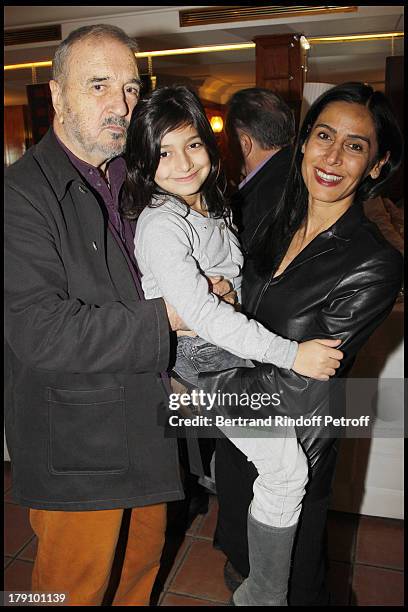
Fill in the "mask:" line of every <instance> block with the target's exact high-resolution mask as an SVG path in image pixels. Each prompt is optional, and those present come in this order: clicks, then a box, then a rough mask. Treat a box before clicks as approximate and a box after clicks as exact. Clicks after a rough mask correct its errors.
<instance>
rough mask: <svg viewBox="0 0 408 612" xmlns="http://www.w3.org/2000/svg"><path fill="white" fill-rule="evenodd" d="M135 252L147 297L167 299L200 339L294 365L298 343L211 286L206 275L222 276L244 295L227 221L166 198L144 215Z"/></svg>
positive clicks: (281, 364) (244, 355)
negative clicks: (221, 296) (236, 306)
mask: <svg viewBox="0 0 408 612" xmlns="http://www.w3.org/2000/svg"><path fill="white" fill-rule="evenodd" d="M135 255H136V260H137V262H138V265H139V268H140V271H141V273H142V275H143V276H142V287H143V290H144V292H145V296H146V298H147V299H152V298H157V297H163V298H164V299H165V300H166V301H167V302H169V304H171V305H172V306H173V307H174V308H175V309H176V311H177V313H178V314H179V316H180V317H181V318H182V319H183V320H184V322H185V323H186V324H187V325H188V326H189V327H190V329H192V330H194V331H195V332H196V333H197V334H198V335H199V336H200V337H201V338H204V339H205V340H207V341H208V342H211V343H213V344H216V345H218V346H220V347H221V348H223V349H225V350H227V351H230V352H231V353H234V354H235V355H238V357H242V358H244V359H254V360H256V361H260V362H263V363H274V364H275V365H277V366H278V367H282V368H288V369H290V368H291V367H292V366H293V362H294V360H295V357H296V353H297V348H298V344H297V342H295V341H292V340H288V339H286V338H281V337H280V336H277V335H276V334H274V333H273V332H271V331H268V330H267V329H266V328H265V327H263V325H261V324H260V323H258V322H257V321H255V320H253V319H252V320H251V319H248V318H247V317H246V316H245V315H243V314H242V313H240V312H237V311H236V310H235V309H234V307H233V306H232V305H231V304H227V303H225V302H223V301H222V300H220V299H219V298H218V297H217V296H216V295H214V294H213V293H211V292H210V290H209V285H208V282H207V280H206V277H205V276H223V277H224V278H225V279H227V280H229V281H231V283H232V285H233V287H234V289H235V290H236V291H237V294H238V298H240V289H241V270H242V265H243V256H242V253H241V249H240V246H239V240H238V238H237V237H236V236H235V234H234V233H233V232H232V231H231V229H230V228H229V227H228V225H227V223H226V222H225V220H224V219H214V218H212V217H205V216H203V215H201V214H200V213H198V212H196V211H194V210H192V209H188V208H187V206H185V205H183V204H181V203H180V202H178V201H177V200H176V199H166V200H165V201H164V203H163V204H161V205H160V206H158V207H152V208H149V207H147V208H145V209H144V210H143V212H142V213H141V215H140V217H139V219H138V222H137V226H136V234H135Z"/></svg>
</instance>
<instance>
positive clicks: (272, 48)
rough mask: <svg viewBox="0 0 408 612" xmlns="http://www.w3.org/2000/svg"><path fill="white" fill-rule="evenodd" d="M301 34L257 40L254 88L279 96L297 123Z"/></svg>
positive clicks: (300, 93)
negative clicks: (272, 92) (267, 90)
mask: <svg viewBox="0 0 408 612" xmlns="http://www.w3.org/2000/svg"><path fill="white" fill-rule="evenodd" d="M300 36H301V35H300V34H278V35H274V36H257V37H256V38H254V42H255V44H256V86H257V87H265V88H266V89H271V90H272V91H275V92H276V93H278V94H280V95H281V96H282V97H283V98H284V100H285V101H286V102H287V103H288V104H289V106H290V107H291V108H292V109H293V111H294V113H295V118H296V123H297V124H298V122H299V117H300V107H301V103H302V96H303V82H304V69H303V67H304V65H305V64H304V61H305V51H304V49H303V48H302V46H301V44H300Z"/></svg>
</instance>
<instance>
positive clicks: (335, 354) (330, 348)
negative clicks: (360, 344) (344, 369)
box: [292, 338, 343, 380]
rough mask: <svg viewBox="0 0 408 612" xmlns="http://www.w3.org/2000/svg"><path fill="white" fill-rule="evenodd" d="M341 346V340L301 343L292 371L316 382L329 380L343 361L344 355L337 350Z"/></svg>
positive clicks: (318, 340) (317, 340)
mask: <svg viewBox="0 0 408 612" xmlns="http://www.w3.org/2000/svg"><path fill="white" fill-rule="evenodd" d="M339 344H341V340H340V339H339V338H337V339H333V340H331V339H327V340H323V339H316V340H308V341H307V342H301V343H300V344H299V349H298V352H297V355H296V359H295V362H294V364H293V366H292V370H293V371H294V372H296V373H297V374H302V376H308V377H309V378H315V379H316V380H329V378H330V376H334V374H335V373H336V370H337V368H338V367H339V366H340V360H341V359H343V353H342V352H341V351H339V350H337V349H336V348H335V347H336V346H339Z"/></svg>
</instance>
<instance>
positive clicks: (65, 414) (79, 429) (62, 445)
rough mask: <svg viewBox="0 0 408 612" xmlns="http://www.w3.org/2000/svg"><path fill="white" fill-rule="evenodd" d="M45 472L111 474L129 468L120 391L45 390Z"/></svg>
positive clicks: (122, 399)
mask: <svg viewBox="0 0 408 612" xmlns="http://www.w3.org/2000/svg"><path fill="white" fill-rule="evenodd" d="M47 394H48V418H49V428H50V446H49V469H50V471H51V472H53V473H56V474H73V473H76V474H102V473H106V474H109V473H111V474H113V473H120V472H124V471H126V470H127V469H128V467H129V453H128V445H127V435H126V416H125V401H124V388H123V387H117V388H111V389H92V390H89V391H71V390H68V389H51V388H50V387H48V388H47Z"/></svg>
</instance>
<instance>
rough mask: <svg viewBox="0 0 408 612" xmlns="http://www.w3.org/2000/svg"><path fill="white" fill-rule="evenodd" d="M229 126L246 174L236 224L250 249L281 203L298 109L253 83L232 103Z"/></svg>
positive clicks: (236, 208) (237, 200) (237, 199)
mask: <svg viewBox="0 0 408 612" xmlns="http://www.w3.org/2000/svg"><path fill="white" fill-rule="evenodd" d="M226 131H227V134H228V140H229V144H230V147H231V149H235V150H237V151H238V155H239V157H240V158H241V161H242V167H241V175H242V176H243V177H244V178H243V180H242V181H241V182H240V184H239V186H238V192H237V193H236V194H235V196H234V198H233V203H234V214H235V220H236V223H237V225H238V227H239V229H240V234H241V241H242V244H243V247H244V249H245V250H246V251H248V250H250V248H251V245H252V244H253V243H254V239H255V237H256V234H257V230H258V229H259V228H260V226H261V225H262V223H263V222H264V221H266V219H267V217H268V215H269V213H270V212H271V211H272V210H273V207H274V206H276V204H277V203H278V202H279V199H280V196H281V195H282V191H283V188H284V186H285V182H286V177H287V175H288V172H289V166H290V161H291V155H292V147H291V144H292V142H293V139H294V137H295V121H294V117H293V113H292V111H291V110H290V108H289V107H288V105H287V104H286V103H285V102H284V100H283V99H282V98H281V97H280V96H279V95H278V94H276V93H274V92H272V91H270V90H269V89H262V88H260V87H252V88H249V89H241V90H240V91H237V92H236V93H235V94H234V95H233V96H232V97H231V98H230V100H229V102H228V105H227V119H226Z"/></svg>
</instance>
